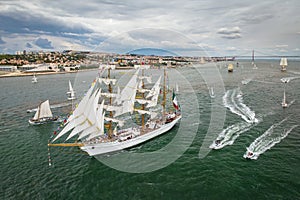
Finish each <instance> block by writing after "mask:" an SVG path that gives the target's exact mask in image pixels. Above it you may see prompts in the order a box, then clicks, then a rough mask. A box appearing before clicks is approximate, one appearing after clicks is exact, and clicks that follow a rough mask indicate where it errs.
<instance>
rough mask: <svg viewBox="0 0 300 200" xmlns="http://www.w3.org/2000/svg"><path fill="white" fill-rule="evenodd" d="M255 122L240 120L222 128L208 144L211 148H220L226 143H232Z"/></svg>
mask: <svg viewBox="0 0 300 200" xmlns="http://www.w3.org/2000/svg"><path fill="white" fill-rule="evenodd" d="M255 125H256V124H251V123H247V122H240V123H237V124H233V125H231V126H229V127H227V128H226V129H224V130H223V131H222V132H221V133H220V134H219V135H218V137H217V139H216V140H215V141H214V142H213V143H212V144H211V145H210V146H209V148H211V149H221V148H223V147H225V146H227V145H232V144H233V143H234V141H235V140H236V139H237V138H238V137H239V136H240V134H242V133H244V132H246V131H248V130H249V129H250V128H252V127H253V126H255Z"/></svg>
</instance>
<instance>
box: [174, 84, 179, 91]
mask: <svg viewBox="0 0 300 200" xmlns="http://www.w3.org/2000/svg"><path fill="white" fill-rule="evenodd" d="M175 91H176V92H179V86H178V84H177V83H176V85H175Z"/></svg>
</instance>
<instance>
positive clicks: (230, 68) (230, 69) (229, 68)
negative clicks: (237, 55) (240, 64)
mask: <svg viewBox="0 0 300 200" xmlns="http://www.w3.org/2000/svg"><path fill="white" fill-rule="evenodd" d="M227 68H228V72H233V64H231V63H230V64H229V65H228V67H227Z"/></svg>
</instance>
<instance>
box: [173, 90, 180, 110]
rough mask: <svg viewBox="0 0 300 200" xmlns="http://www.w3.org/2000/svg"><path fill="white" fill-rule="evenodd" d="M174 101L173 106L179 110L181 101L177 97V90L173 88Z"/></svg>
mask: <svg viewBox="0 0 300 200" xmlns="http://www.w3.org/2000/svg"><path fill="white" fill-rule="evenodd" d="M172 99H173V100H172V102H173V106H174V108H175V109H176V110H179V108H180V106H179V103H178V101H177V97H176V94H175V91H174V89H173V98H172Z"/></svg>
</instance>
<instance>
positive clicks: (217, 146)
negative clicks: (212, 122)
mask: <svg viewBox="0 0 300 200" xmlns="http://www.w3.org/2000/svg"><path fill="white" fill-rule="evenodd" d="M222 140H223V138H222V139H216V140H215V141H214V142H213V143H212V144H211V145H210V146H209V148H211V149H220V148H221V146H222Z"/></svg>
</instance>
